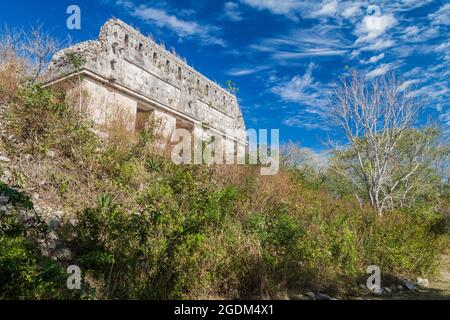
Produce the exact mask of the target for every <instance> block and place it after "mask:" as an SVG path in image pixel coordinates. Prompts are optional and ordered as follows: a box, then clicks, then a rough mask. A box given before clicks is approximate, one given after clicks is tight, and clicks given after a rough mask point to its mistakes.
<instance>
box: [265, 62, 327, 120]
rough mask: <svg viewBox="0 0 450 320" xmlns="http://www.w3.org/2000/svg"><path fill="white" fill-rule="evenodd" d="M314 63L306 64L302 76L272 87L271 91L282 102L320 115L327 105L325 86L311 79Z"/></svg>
mask: <svg viewBox="0 0 450 320" xmlns="http://www.w3.org/2000/svg"><path fill="white" fill-rule="evenodd" d="M315 68H316V65H315V64H314V63H310V64H308V67H307V68H306V71H305V73H304V74H303V75H297V76H294V77H293V78H292V79H291V80H289V81H285V82H282V83H281V84H279V85H276V86H274V87H273V88H272V89H271V91H272V92H273V93H275V94H276V95H278V96H280V97H281V98H282V99H283V100H284V101H288V102H295V103H298V104H301V105H304V106H307V107H311V108H309V109H308V110H309V112H311V113H317V114H320V113H321V109H323V108H324V107H325V106H326V105H327V104H328V97H327V94H328V93H329V92H328V91H327V89H326V88H325V87H326V86H325V85H324V84H322V83H320V82H317V81H316V80H315V79H314V77H313V74H312V73H313V70H314V69H315Z"/></svg>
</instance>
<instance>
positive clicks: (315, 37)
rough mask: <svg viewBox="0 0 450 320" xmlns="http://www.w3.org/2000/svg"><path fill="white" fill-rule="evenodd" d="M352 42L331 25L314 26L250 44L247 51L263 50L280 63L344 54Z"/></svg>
mask: <svg viewBox="0 0 450 320" xmlns="http://www.w3.org/2000/svg"><path fill="white" fill-rule="evenodd" d="M350 45H351V43H350V42H349V41H348V40H346V39H345V38H344V37H343V36H342V35H341V34H340V31H339V30H338V29H336V28H332V27H330V26H320V25H317V26H314V27H312V28H310V29H302V30H295V31H293V32H292V33H291V34H289V35H287V36H280V37H274V38H266V39H263V40H261V41H259V42H258V43H254V44H252V45H250V46H249V48H248V49H249V50H247V52H250V53H251V52H263V53H267V54H269V55H270V58H271V59H273V60H275V61H276V62H278V63H280V64H284V65H285V64H289V63H290V62H292V61H298V60H299V59H303V58H312V57H321V56H322V57H323V56H343V55H345V54H346V53H348V52H349V49H350Z"/></svg>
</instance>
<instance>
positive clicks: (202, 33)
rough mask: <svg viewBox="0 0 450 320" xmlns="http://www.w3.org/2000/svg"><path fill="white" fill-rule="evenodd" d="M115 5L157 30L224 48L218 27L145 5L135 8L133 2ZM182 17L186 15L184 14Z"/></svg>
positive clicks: (122, 1)
mask: <svg viewBox="0 0 450 320" xmlns="http://www.w3.org/2000/svg"><path fill="white" fill-rule="evenodd" d="M116 4H117V5H119V6H122V7H123V8H125V9H127V10H128V14H129V15H130V16H132V17H136V18H139V19H141V20H142V21H144V22H145V23H148V24H151V25H153V26H156V27H158V28H161V29H168V30H170V31H172V32H173V33H175V34H176V35H177V36H178V37H179V38H192V39H197V40H200V41H201V43H202V44H204V45H218V46H222V47H225V46H226V42H225V41H224V40H223V39H221V38H220V37H218V36H217V35H218V34H219V33H220V31H221V30H220V28H219V27H216V26H211V25H207V24H200V23H199V22H197V21H194V20H186V19H181V18H179V17H177V16H176V15H175V14H173V13H170V12H168V10H166V9H163V8H155V7H150V6H146V5H137V6H136V5H134V3H133V2H131V1H127V0H118V1H116ZM191 14H192V12H191ZM184 16H186V15H185V14H184Z"/></svg>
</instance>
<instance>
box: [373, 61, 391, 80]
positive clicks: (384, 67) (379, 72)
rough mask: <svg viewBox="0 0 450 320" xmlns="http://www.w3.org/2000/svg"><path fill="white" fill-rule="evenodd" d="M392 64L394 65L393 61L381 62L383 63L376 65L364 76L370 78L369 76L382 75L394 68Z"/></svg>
mask: <svg viewBox="0 0 450 320" xmlns="http://www.w3.org/2000/svg"><path fill="white" fill-rule="evenodd" d="M394 66H395V64H394V63H383V64H381V65H379V66H378V67H376V68H375V69H373V70H371V71H369V72H367V74H366V77H367V78H368V79H370V78H374V77H379V76H382V75H384V74H386V73H387V72H389V71H391V70H392V69H394Z"/></svg>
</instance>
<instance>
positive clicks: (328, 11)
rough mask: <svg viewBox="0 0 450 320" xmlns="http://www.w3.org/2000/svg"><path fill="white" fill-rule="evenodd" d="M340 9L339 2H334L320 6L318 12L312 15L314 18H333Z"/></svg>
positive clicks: (335, 0)
mask: <svg viewBox="0 0 450 320" xmlns="http://www.w3.org/2000/svg"><path fill="white" fill-rule="evenodd" d="M337 9H338V2H337V0H332V1H329V2H326V3H323V4H322V5H321V6H320V9H319V10H318V11H315V12H313V13H312V14H311V16H312V17H321V16H333V15H335V14H336V12H337Z"/></svg>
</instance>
